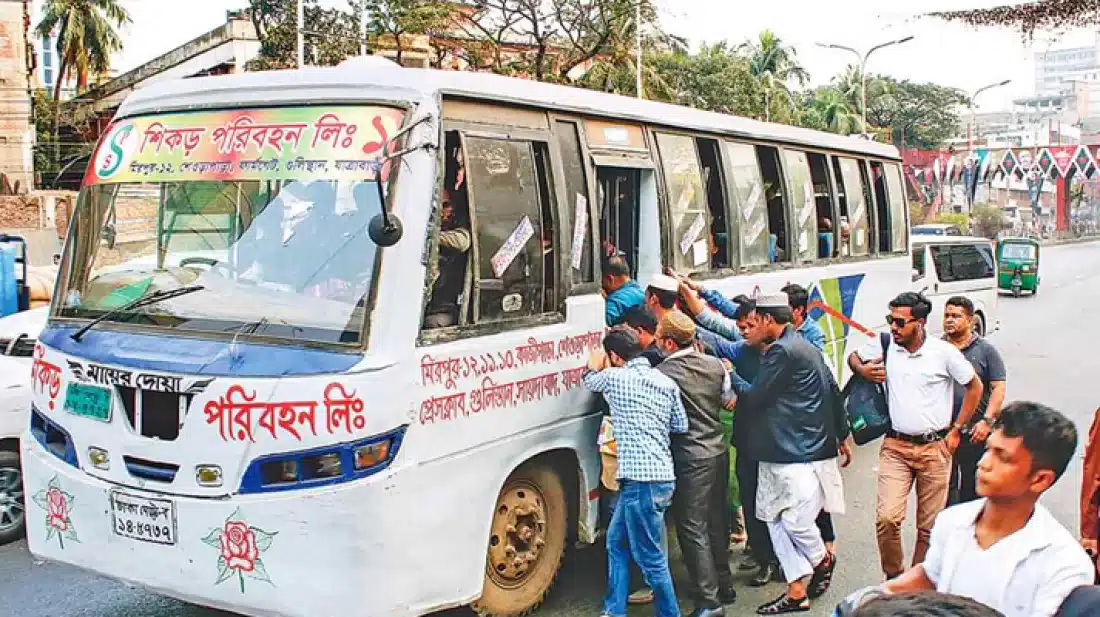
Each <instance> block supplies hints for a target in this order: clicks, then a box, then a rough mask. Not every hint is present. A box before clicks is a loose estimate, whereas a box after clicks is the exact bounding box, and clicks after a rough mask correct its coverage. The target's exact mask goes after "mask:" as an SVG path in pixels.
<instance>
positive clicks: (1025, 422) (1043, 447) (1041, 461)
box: [994, 401, 1077, 480]
mask: <svg viewBox="0 0 1100 617" xmlns="http://www.w3.org/2000/svg"><path fill="white" fill-rule="evenodd" d="M994 428H997V429H1000V430H1001V432H1002V433H1003V434H1004V436H1005V437H1022V438H1023V440H1024V447H1025V448H1027V451H1028V452H1030V453H1031V458H1032V459H1033V461H1032V465H1031V470H1032V471H1036V470H1039V469H1050V470H1051V471H1053V472H1054V478H1055V480H1057V479H1058V478H1061V477H1062V474H1063V473H1065V471H1066V467H1069V461H1070V459H1072V458H1073V453H1074V452H1075V451H1076V450H1077V427H1076V426H1074V425H1073V422H1072V421H1070V419H1069V418H1067V417H1065V416H1064V415H1062V414H1061V413H1060V412H1058V411H1056V410H1054V409H1051V408H1050V407H1047V406H1046V405H1041V404H1039V403H1032V402H1030V401H1017V402H1014V403H1009V404H1008V405H1005V406H1004V409H1002V410H1001V415H1000V416H999V417H998V418H997V424H996V426H995V427H994Z"/></svg>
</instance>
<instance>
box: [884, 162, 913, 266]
mask: <svg viewBox="0 0 1100 617" xmlns="http://www.w3.org/2000/svg"><path fill="white" fill-rule="evenodd" d="M886 192H887V197H888V198H889V204H890V235H891V237H892V238H893V243H892V247H893V249H894V252H895V253H904V252H905V249H907V248H909V247H908V243H909V230H908V226H907V225H906V224H905V217H906V215H908V212H906V210H908V209H909V202H908V200H906V198H905V182H904V181H903V180H902V177H901V166H900V165H898V164H897V163H890V164H889V165H887V166H886Z"/></svg>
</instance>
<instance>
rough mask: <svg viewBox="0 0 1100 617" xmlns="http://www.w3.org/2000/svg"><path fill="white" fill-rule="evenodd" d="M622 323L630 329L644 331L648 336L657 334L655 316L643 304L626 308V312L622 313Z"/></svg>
mask: <svg viewBox="0 0 1100 617" xmlns="http://www.w3.org/2000/svg"><path fill="white" fill-rule="evenodd" d="M623 323H624V324H626V325H628V326H630V327H631V328H637V329H639V330H645V331H646V332H648V333H650V334H657V316H656V315H654V314H653V311H651V310H649V307H648V306H645V305H644V304H640V305H638V306H632V307H630V308H628V309H627V310H626V312H624V313H623Z"/></svg>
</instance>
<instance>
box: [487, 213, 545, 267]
mask: <svg viewBox="0 0 1100 617" xmlns="http://www.w3.org/2000/svg"><path fill="white" fill-rule="evenodd" d="M534 235H535V226H534V225H532V224H531V219H530V218H528V217H526V216H524V217H523V220H522V221H520V222H519V225H517V226H516V228H515V229H514V230H512V235H510V236H508V239H507V240H505V241H504V245H503V246H501V247H500V250H498V251H497V252H496V254H494V255H493V258H492V259H491V260H490V262H491V263H492V264H493V274H495V275H496V276H497V278H500V277H501V276H503V275H504V271H505V270H507V269H508V266H510V265H512V262H513V261H515V260H516V257H519V254H520V253H522V252H523V247H524V245H525V244H527V241H528V240H530V239H531V238H532V236H534Z"/></svg>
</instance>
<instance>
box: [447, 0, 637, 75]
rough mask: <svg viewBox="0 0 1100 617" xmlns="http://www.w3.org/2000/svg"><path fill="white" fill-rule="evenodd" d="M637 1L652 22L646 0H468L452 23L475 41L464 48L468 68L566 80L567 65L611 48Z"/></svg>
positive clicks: (586, 60) (630, 18)
mask: <svg viewBox="0 0 1100 617" xmlns="http://www.w3.org/2000/svg"><path fill="white" fill-rule="evenodd" d="M638 3H641V9H642V14H643V20H644V21H652V20H653V19H654V15H655V12H654V10H653V6H652V4H651V0H471V4H472V5H473V7H474V10H473V11H471V12H470V13H469V14H468V15H467V16H466V18H465V19H462V20H459V24H458V25H459V27H460V28H461V29H462V30H463V31H464V33H465V34H466V35H467V36H468V37H469V38H471V39H473V40H475V41H479V42H478V43H474V44H472V45H469V46H468V48H467V49H466V53H467V55H468V57H467V61H468V62H469V64H470V65H471V66H473V67H474V68H477V69H489V70H492V71H494V72H497V73H503V74H520V75H525V76H529V77H531V78H532V79H535V80H538V81H554V82H567V81H569V74H570V73H571V72H572V71H573V69H575V68H577V67H579V66H581V65H584V64H586V63H589V62H593V61H595V60H596V58H597V57H598V56H599V55H600V54H605V53H615V52H616V51H617V49H616V48H617V47H618V42H619V41H618V39H617V37H621V36H622V35H623V34H624V33H626V32H632V31H633V30H632V29H630V28H627V27H624V26H625V24H626V23H627V22H631V21H634V19H635V11H636V10H637V9H638ZM517 50H518V51H517Z"/></svg>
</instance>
